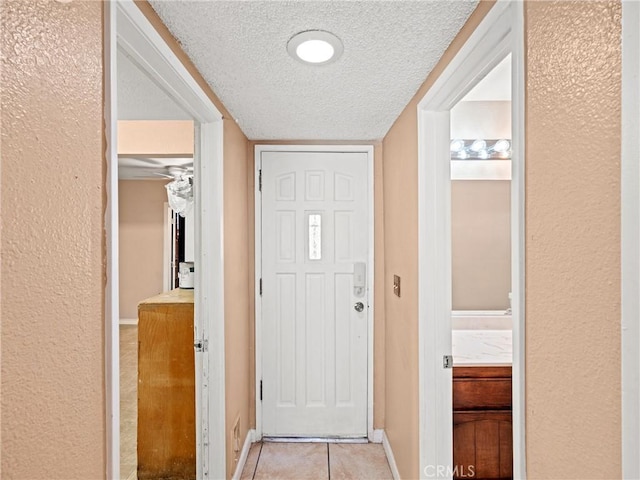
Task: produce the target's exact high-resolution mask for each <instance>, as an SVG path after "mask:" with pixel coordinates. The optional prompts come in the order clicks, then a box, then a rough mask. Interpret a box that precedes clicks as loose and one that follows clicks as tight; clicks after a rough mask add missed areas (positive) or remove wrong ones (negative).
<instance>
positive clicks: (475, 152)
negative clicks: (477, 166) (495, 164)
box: [449, 138, 511, 160]
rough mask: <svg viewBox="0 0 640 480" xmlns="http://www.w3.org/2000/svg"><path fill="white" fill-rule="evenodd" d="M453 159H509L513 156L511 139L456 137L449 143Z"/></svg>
mask: <svg viewBox="0 0 640 480" xmlns="http://www.w3.org/2000/svg"><path fill="white" fill-rule="evenodd" d="M449 149H450V150H451V160H508V159H510V158H511V141H510V140H505V139H499V140H484V139H475V140H463V139H459V138H456V139H454V140H451V143H450V145H449Z"/></svg>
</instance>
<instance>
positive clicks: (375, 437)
mask: <svg viewBox="0 0 640 480" xmlns="http://www.w3.org/2000/svg"><path fill="white" fill-rule="evenodd" d="M383 437H384V430H383V429H381V428H379V429H376V430H374V431H373V432H372V433H371V435H370V436H369V441H370V442H371V443H382V439H383Z"/></svg>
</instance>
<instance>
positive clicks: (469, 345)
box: [450, 54, 513, 478]
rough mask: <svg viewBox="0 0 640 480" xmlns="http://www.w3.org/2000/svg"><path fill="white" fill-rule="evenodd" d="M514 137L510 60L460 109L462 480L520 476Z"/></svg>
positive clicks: (454, 210) (458, 404)
mask: <svg viewBox="0 0 640 480" xmlns="http://www.w3.org/2000/svg"><path fill="white" fill-rule="evenodd" d="M511 137H512V133H511V54H509V55H507V57H505V59H504V60H502V61H501V62H500V63H499V64H498V65H497V66H496V67H495V68H494V69H493V70H491V71H490V72H489V73H488V74H487V76H486V77H484V78H483V79H482V80H480V82H478V83H477V84H476V85H475V87H474V88H473V89H472V90H471V91H470V92H469V93H467V94H466V95H465V96H464V97H463V98H462V99H461V100H460V101H459V102H458V103H457V104H456V105H455V106H454V107H453V108H452V109H451V144H450V149H451V176H450V178H451V202H450V205H451V280H452V285H451V294H452V312H451V328H452V330H451V335H452V337H451V344H452V355H453V392H452V403H453V404H452V408H453V465H454V470H453V476H454V478H463V477H465V476H469V475H471V474H473V475H474V476H476V477H479V478H512V476H513V472H512V457H513V454H512V444H513V441H512V418H511V378H512V372H511V365H512V361H513V358H512V333H511V332H512V328H511V322H512V319H511V305H510V298H511V241H512V240H511V205H510V204H511V140H512V138H511ZM469 391H474V392H475V394H474V395H471V396H469V394H468V392H469Z"/></svg>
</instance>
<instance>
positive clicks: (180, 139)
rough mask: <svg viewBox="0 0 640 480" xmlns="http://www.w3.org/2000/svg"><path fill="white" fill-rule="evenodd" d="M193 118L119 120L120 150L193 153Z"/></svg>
mask: <svg viewBox="0 0 640 480" xmlns="http://www.w3.org/2000/svg"><path fill="white" fill-rule="evenodd" d="M193 138H194V137H193V121H191V120H118V153H119V154H125V155H144V154H149V155H154V154H163V155H193V145H194V141H193Z"/></svg>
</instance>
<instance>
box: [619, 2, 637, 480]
mask: <svg viewBox="0 0 640 480" xmlns="http://www.w3.org/2000/svg"><path fill="white" fill-rule="evenodd" d="M638 25H640V4H638V3H637V2H636V1H623V2H622V152H621V210H622V211H621V236H622V245H621V247H622V251H621V267H622V271H621V273H622V286H621V287H622V298H621V302H622V305H621V307H622V312H621V314H622V325H621V327H622V328H621V334H622V339H621V340H622V365H621V367H622V478H628V479H632V478H640V347H639V343H640V341H639V339H640V299H639V297H640V160H639V159H640V141H639V139H640V94H639V92H638V85H640V31H639V30H638Z"/></svg>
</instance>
